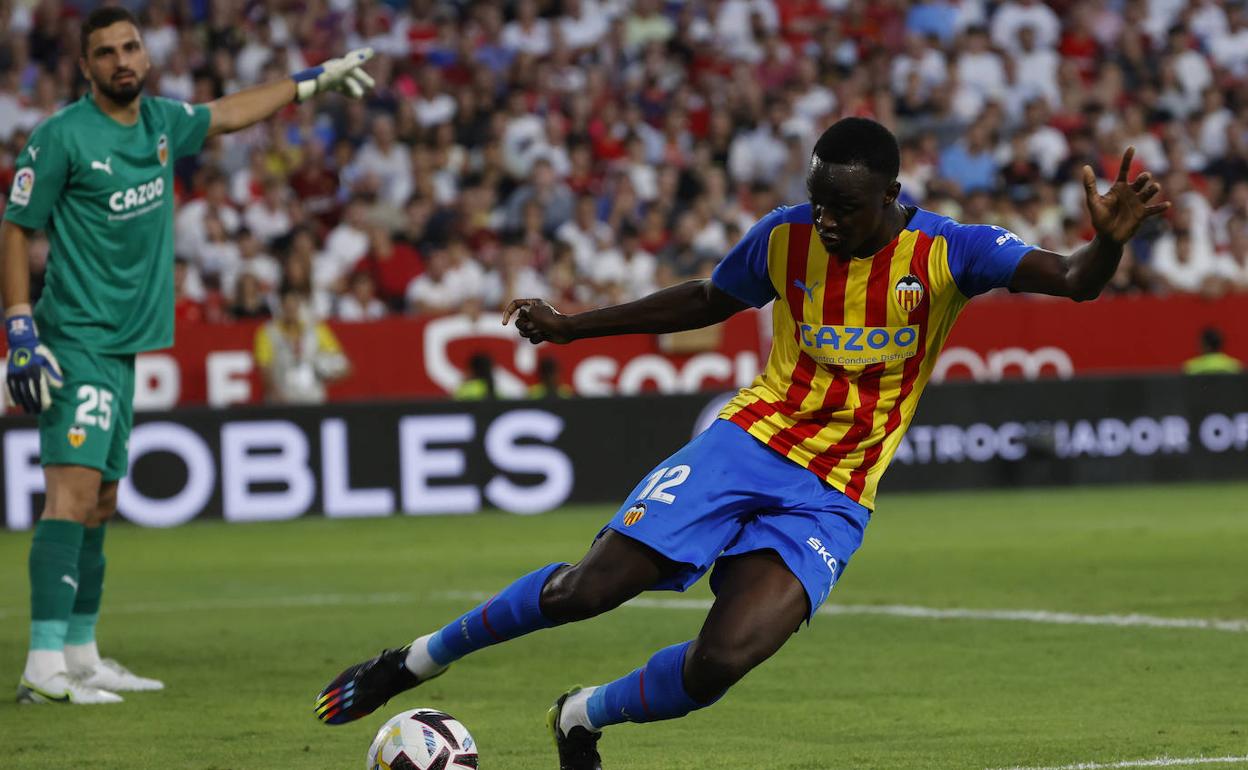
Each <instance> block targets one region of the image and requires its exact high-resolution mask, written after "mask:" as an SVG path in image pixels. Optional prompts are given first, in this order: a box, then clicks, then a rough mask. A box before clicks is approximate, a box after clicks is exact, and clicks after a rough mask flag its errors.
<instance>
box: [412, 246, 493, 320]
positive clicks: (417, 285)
mask: <svg viewBox="0 0 1248 770" xmlns="http://www.w3.org/2000/svg"><path fill="white" fill-rule="evenodd" d="M484 278H485V271H484V270H483V269H482V267H481V265H480V263H478V262H477V261H476V260H475V259H472V257H470V256H469V254H468V248H467V246H466V245H465V244H464V242H463V241H461V240H454V241H451V242H450V243H448V244H447V245H446V246H444V247H440V248H435V249H434V250H433V253H432V254H430V256H429V261H428V262H427V263H426V266H425V271H424V272H423V273H422V274H421V275H419V276H418V277H417V278H415V279H414V280H413V281H412V282H411V284H409V285H408V287H407V292H406V296H407V307H408V310H409V311H411V312H415V313H431V314H439V313H448V312H451V311H453V310H458V309H460V307H462V306H463V305H464V304H465V303H467V302H469V301H470V300H479V299H481V296H482V292H483V290H484V288H485V287H484Z"/></svg>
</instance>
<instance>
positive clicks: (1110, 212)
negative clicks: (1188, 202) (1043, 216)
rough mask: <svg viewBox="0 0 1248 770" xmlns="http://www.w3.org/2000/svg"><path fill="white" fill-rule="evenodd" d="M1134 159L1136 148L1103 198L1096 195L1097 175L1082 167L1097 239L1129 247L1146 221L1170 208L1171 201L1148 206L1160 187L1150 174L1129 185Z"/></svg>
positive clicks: (1126, 154)
mask: <svg viewBox="0 0 1248 770" xmlns="http://www.w3.org/2000/svg"><path fill="white" fill-rule="evenodd" d="M1134 157H1135V148H1134V147H1128V148H1127V151H1126V152H1124V153H1123V154H1122V165H1121V166H1119V167H1118V178H1117V179H1115V180H1114V186H1113V187H1111V188H1109V191H1108V192H1106V193H1105V194H1104V195H1100V194H1098V193H1097V191H1096V173H1095V172H1093V171H1092V167H1091V166H1084V167H1083V190H1084V192H1085V193H1086V194H1087V197H1088V213H1090V214H1091V215H1092V226H1093V227H1094V228H1096V233H1097V235H1100V236H1101V237H1102V238H1108V239H1109V240H1111V241H1113V242H1114V243H1126V242H1127V241H1129V240H1131V236H1133V235H1135V231H1136V230H1139V229H1140V225H1141V224H1143V223H1144V220H1145V219H1148V218H1150V217H1155V216H1157V215H1158V214H1160V213H1161V212H1163V211H1165V210H1166V209H1168V208H1170V202H1169V201H1162V202H1161V203H1149V201H1151V200H1152V199H1153V198H1154V197H1155V196H1156V195H1157V193H1159V192H1161V185H1159V184H1157V183H1156V182H1154V181H1153V177H1152V175H1151V174H1149V173H1148V172H1147V171H1145V172H1143V173H1141V174H1140V175H1139V176H1137V177H1136V178H1135V181H1133V182H1129V183H1128V182H1127V171H1128V170H1129V169H1130V168H1131V159H1132V158H1134Z"/></svg>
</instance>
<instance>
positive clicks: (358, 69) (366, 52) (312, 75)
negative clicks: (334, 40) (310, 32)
mask: <svg viewBox="0 0 1248 770" xmlns="http://www.w3.org/2000/svg"><path fill="white" fill-rule="evenodd" d="M371 58H373V49H371V48H357V49H355V50H354V51H351V52H350V53H348V54H347V55H346V56H343V57H341V58H339V59H330V60H329V61H327V62H325V63H324V64H321V65H319V66H316V67H309V68H308V69H306V70H302V71H300V72H296V73H295V74H293V75H291V77H292V78H294V80H295V95H296V98H297V99H298V100H299V101H301V102H303V101H307V100H308V99H311V98H312V97H313V96H316V95H317V94H323V93H325V92H326V91H339V92H341V93H345V94H346V95H347V96H350V97H352V98H355V99H359V98H360V97H361V96H363V95H364V93H365V92H366V91H368V90H369V89H371V88H372V87H373V86H374V85H375V83H374V82H373V78H372V76H371V75H369V74H368V73H367V72H365V71H364V63H365V62H367V61H368V60H369V59H371Z"/></svg>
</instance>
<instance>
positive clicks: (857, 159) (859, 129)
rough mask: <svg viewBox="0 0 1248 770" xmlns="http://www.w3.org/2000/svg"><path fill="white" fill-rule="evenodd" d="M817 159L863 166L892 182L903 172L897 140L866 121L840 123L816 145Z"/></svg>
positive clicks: (851, 119)
mask: <svg viewBox="0 0 1248 770" xmlns="http://www.w3.org/2000/svg"><path fill="white" fill-rule="evenodd" d="M815 157H816V158H818V159H819V160H821V161H823V162H824V163H835V164H838V165H842V166H862V167H864V168H866V169H867V170H869V171H873V172H875V173H877V174H880V175H882V176H884V177H886V178H887V179H888V181H890V182H891V181H893V180H894V179H896V178H897V173H898V172H899V171H901V150H900V149H899V148H898V147H897V137H895V136H893V132H892V131H889V130H888V129H887V128H885V127H884V126H883V125H882V124H880V123H876V122H875V121H874V120H869V119H867V118H844V119H842V120H838V121H836V122H835V123H833V124H832V125H830V126H828V129H827V130H826V131H824V132H823V135H822V136H820V137H819V141H818V142H815Z"/></svg>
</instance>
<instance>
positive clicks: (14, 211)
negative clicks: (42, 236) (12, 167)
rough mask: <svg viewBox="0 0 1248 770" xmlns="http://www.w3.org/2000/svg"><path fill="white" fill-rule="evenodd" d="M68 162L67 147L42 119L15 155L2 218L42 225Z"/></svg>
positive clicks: (32, 226)
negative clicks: (15, 168) (6, 203)
mask: <svg viewBox="0 0 1248 770" xmlns="http://www.w3.org/2000/svg"><path fill="white" fill-rule="evenodd" d="M69 166H70V164H69V148H68V147H67V146H65V145H64V144H63V143H62V142H60V141H59V138H58V135H57V130H56V126H55V124H54V123H50V122H49V121H44V122H43V123H42V124H40V125H39V127H38V128H36V129H35V130H34V133H32V134H31V135H30V140H29V141H27V142H26V147H24V148H23V149H22V152H21V154H20V155H18V156H17V171H16V172H15V173H14V174H13V187H12V188H11V189H10V190H9V203H8V206H7V207H6V208H5V210H4V218H5V219H7V220H9V221H11V222H14V223H15V224H18V225H21V226H22V227H28V228H30V229H32V230H43V229H45V228H46V226H47V224H48V220H49V219H50V218H51V217H52V207H53V206H54V205H55V204H56V201H57V199H58V198H60V196H61V191H62V190H63V189H65V183H66V180H68V179H69Z"/></svg>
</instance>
